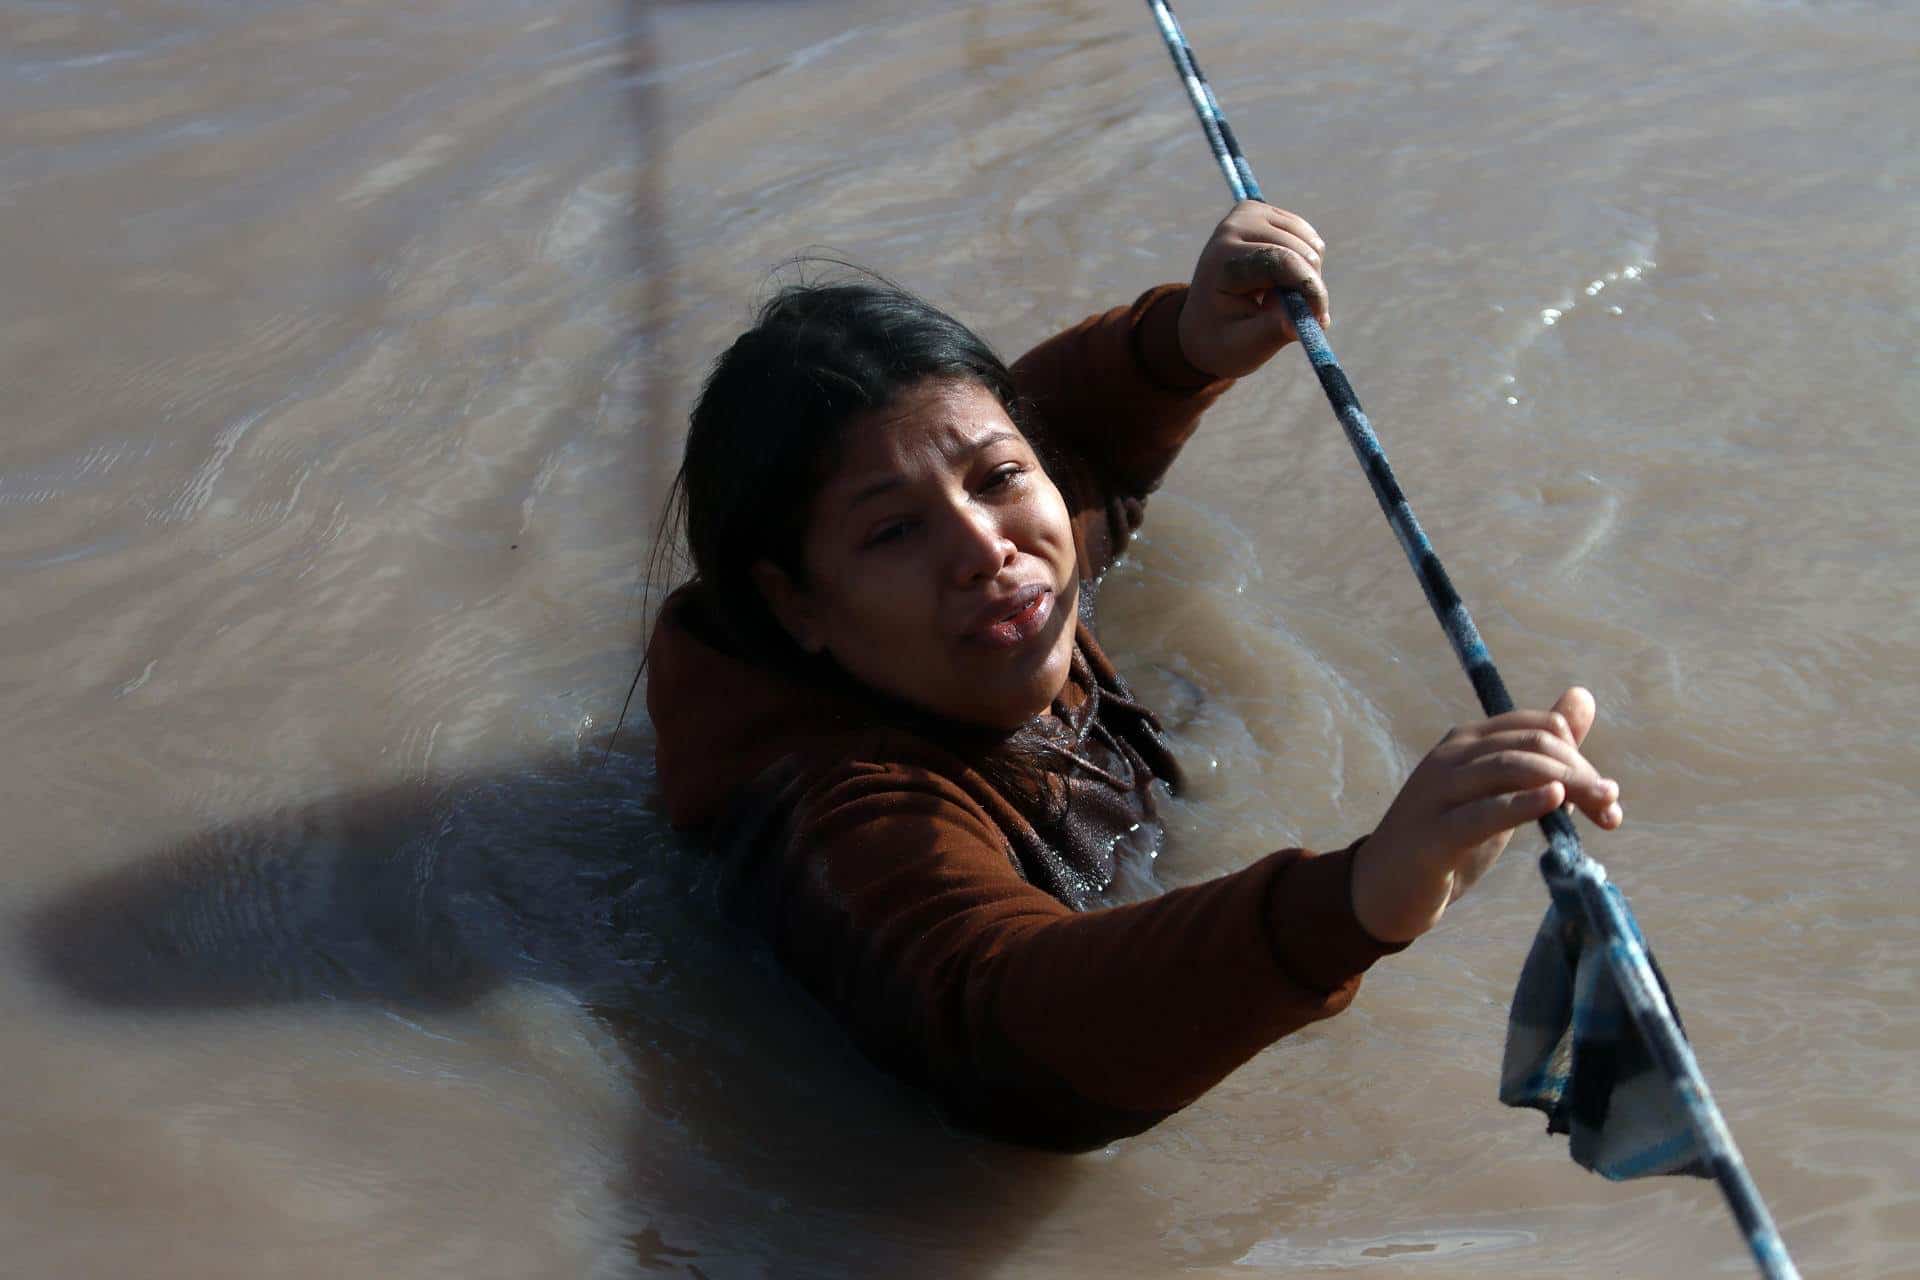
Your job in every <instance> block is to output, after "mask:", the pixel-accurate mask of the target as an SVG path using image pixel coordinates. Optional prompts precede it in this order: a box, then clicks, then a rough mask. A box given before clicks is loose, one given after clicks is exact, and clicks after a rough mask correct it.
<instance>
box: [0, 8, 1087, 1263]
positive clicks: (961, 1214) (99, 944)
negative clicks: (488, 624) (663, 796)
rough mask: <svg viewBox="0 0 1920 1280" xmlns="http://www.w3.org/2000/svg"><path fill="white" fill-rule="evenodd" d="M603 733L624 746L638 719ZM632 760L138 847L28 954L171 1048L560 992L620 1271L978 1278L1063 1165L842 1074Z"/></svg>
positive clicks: (636, 286)
mask: <svg viewBox="0 0 1920 1280" xmlns="http://www.w3.org/2000/svg"><path fill="white" fill-rule="evenodd" d="M652 10H653V6H652V5H651V4H649V3H647V2H646V0H629V4H628V8H627V31H626V34H625V37H624V38H625V39H626V41H627V53H628V56H627V57H626V58H625V59H624V60H623V63H624V65H623V71H624V83H623V85H622V89H621V91H622V92H624V93H625V95H626V97H627V101H628V104H629V106H630V108H631V112H632V119H631V121H630V122H629V125H630V128H631V129H632V131H633V132H632V134H631V142H632V145H633V146H634V147H635V148H636V150H637V152H638V154H637V157H636V162H637V163H636V168H635V185H634V188H633V191H632V216H631V219H630V220H629V222H628V235H627V237H626V239H627V245H626V251H627V252H629V253H630V254H631V262H632V268H633V269H632V273H631V276H630V277H629V280H628V281H627V282H626V283H627V284H628V285H630V286H631V291H630V292H629V294H628V296H629V297H630V298H631V300H632V305H633V308H634V314H633V316H632V324H633V326H634V328H633V331H632V334H631V341H630V342H628V343H627V344H626V345H625V346H624V348H623V356H622V357H621V358H619V359H618V360H617V362H618V363H623V364H624V367H625V368H626V370H628V371H630V372H631V373H632V374H633V375H634V376H633V378H632V379H631V380H629V381H627V382H625V383H624V384H623V385H624V388H625V392H626V393H633V394H631V399H630V401H629V404H628V409H629V411H630V412H632V414H633V415H634V418H635V419H636V428H635V432H634V440H633V456H634V461H635V464H636V465H635V471H636V472H637V475H636V476H635V485H634V493H633V497H634V498H635V499H637V500H636V501H634V502H633V503H632V507H631V510H632V511H633V514H634V517H635V520H636V523H638V524H640V525H642V526H643V527H650V526H651V524H652V519H651V518H649V517H648V515H647V511H648V508H649V507H653V508H656V509H657V507H658V506H659V501H660V498H661V497H662V494H663V491H664V488H665V485H664V480H665V478H666V477H667V476H669V475H670V474H671V470H672V463H673V461H674V459H673V457H672V455H673V454H674V453H676V452H677V449H675V448H674V443H675V442H677V440H678V439H679V431H678V430H677V429H676V424H675V423H674V419H675V418H676V417H678V416H679V415H680V413H681V410H680V407H679V406H681V404H682V403H683V401H684V399H685V392H686V389H687V388H686V387H685V386H684V382H685V379H686V376H687V375H686V374H685V373H684V372H676V370H681V369H682V368H683V364H684V362H682V361H679V360H676V359H675V358H674V357H675V355H676V353H675V352H673V351H672V350H670V347H671V346H672V339H673V331H674V328H675V326H674V317H675V309H676V305H677V299H676V285H675V280H674V277H675V264H674V260H673V254H672V251H671V246H672V237H671V234H670V232H671V227H670V225H669V224H670V220H671V218H670V215H671V213H672V205H673V200H672V195H671V191H670V188H669V186H668V184H667V177H666V173H667V163H668V160H669V159H670V153H671V151H672V145H673V142H672V128H671V125H672V122H671V120H670V119H669V113H668V111H667V104H666V102H665V100H664V99H665V94H664V91H663V83H664V77H666V76H668V75H669V74H670V70H669V69H668V68H667V67H666V64H665V62H664V61H663V60H662V59H661V58H660V56H659V50H658V49H657V47H656V44H655V39H656V37H655V32H654V25H653V23H652V21H651V13H652ZM586 381H588V382H591V381H592V380H591V379H588V380H586ZM615 381H616V382H617V381H618V380H617V379H616V380H615ZM595 394H597V390H596V391H595ZM620 532H621V531H618V530H615V531H610V534H609V536H618V535H619V533H620ZM631 533H632V531H628V534H629V536H631ZM615 696H617V694H616V695H615ZM623 740H624V741H625V742H627V743H629V744H634V743H638V744H645V743H646V740H647V734H646V730H645V726H644V724H642V725H635V724H634V723H633V721H632V720H631V719H629V721H628V727H627V732H626V734H624V735H623ZM633 749H634V750H635V751H636V754H635V755H614V756H613V757H612V758H611V760H610V761H609V762H608V763H607V764H606V765H604V766H603V765H602V763H601V753H600V751H599V749H597V748H596V749H593V750H592V751H590V752H588V753H586V756H585V762H582V761H578V760H574V759H571V758H559V757H556V758H553V759H548V760H532V761H528V762H525V763H524V764H523V765H521V766H518V767H515V768H513V769H509V770H505V771H502V772H499V773H497V774H492V775H476V776H468V777H465V778H461V779H458V780H456V781H453V782H451V783H447V784H441V785H427V784H423V783H421V784H416V783H403V784H395V785H392V786H388V787H383V788H374V789H368V790H364V791H357V792H352V793H348V794H343V795H338V796H334V797H331V798H327V799H323V800H319V801H316V802H312V803H307V804H304V805H300V806H296V807H290V808H284V809H278V810H274V811H271V812H265V813H260V814H256V815H253V816H251V817H246V818H243V819H240V820H237V821H234V822H232V823H229V824H225V825H222V826H219V827H216V828H213V829H210V830H208V831H205V832H203V833H201V834H199V835H198V836H196V837H194V838H192V839H189V840H187V841H185V842H182V843H179V844H177V845H173V846H169V847H163V848H155V849H147V850H142V851H138V852H137V853H136V855H135V856H134V857H133V858H132V859H131V860H129V861H128V862H126V863H125V864H124V865H122V866H121V867H120V868H119V869H117V870H115V871H113V872H111V873H110V874H107V875H104V876H101V877H99V878H96V879H94V880H92V881H90V882H87V883H84V884H82V885H80V886H79V887H77V888H75V889H73V890H71V891H69V892H67V893H65V894H63V895H61V896H60V897H59V898H57V899H56V900H54V901H53V902H51V903H50V904H49V905H47V906H45V907H44V908H42V909H41V910H40V911H38V912H37V913H36V915H35V916H34V917H33V918H32V920H31V921H30V922H29V926H28V931H27V936H26V940H27V944H28V947H29V949H30V952H31V956H32V959H33V961H34V962H35V963H36V965H37V967H38V969H39V971H40V973H41V974H42V975H43V976H44V977H45V978H46V979H47V980H49V981H50V982H52V983H53V984H54V985H55V986H56V987H57V988H58V989H60V990H62V991H64V992H65V993H67V994H68V995H69V996H70V997H71V998H73V999H75V1000H76V1001H79V1002H82V1003H84V1004H86V1005H89V1006H92V1007H94V1008H97V1009H115V1010H128V1011H137V1012H138V1013H139V1014H141V1015H142V1016H143V1017H148V1018H165V1019H168V1020H170V1023H171V1024H172V1025H176V1026H179V1027H180V1028H181V1034H183V1035H189V1036H190V1035H192V1034H193V1031H192V1028H193V1025H194V1020H195V1019H196V1018H204V1017H205V1016H206V1015H207V1013H208V1011H212V1010H244V1009H247V1008H258V1007H265V1006H270V1005H271V1006H287V1005H294V1004H301V1003H312V1004H314V1005H316V1006H317V1005H320V1004H325V1003H331V1002H339V1001H358V1002H364V1003H368V1004H371V1005H374V1006H377V1007H385V1008H391V1009H396V1010H404V1011H407V1012H409V1013H410V1014H412V1015H414V1016H420V1017H426V1018H433V1017H435V1016H447V1017H457V1016H458V1015H459V1013H460V1011H461V1010H463V1009H465V1008H467V1007H468V1006H470V1005H472V1004H473V1003H474V1002H475V1001H476V1000H478V999H480V998H481V997H483V996H485V995H487V994H488V993H490V992H493V991H495V990H497V989H499V988H500V987H502V986H503V985H506V984H517V983H534V984H541V985H543V986H546V987H550V988H560V989H563V990H565V991H567V992H569V993H571V994H572V995H573V996H574V997H575V998H577V999H578V1000H579V1001H581V1002H582V1003H583V1004H584V1005H585V1006H586V1007H588V1008H589V1009H591V1010H592V1011H593V1013H594V1014H595V1016H596V1017H598V1018H599V1019H600V1020H601V1022H602V1023H603V1024H604V1025H605V1026H606V1027H607V1028H608V1029H609V1031H610V1032H611V1033H612V1034H613V1036H614V1038H615V1039H617V1041H618V1042H619V1043H620V1044H621V1045H622V1046H623V1047H624V1048H625V1050H626V1052H627V1054H628V1057H629V1062H630V1070H629V1071H628V1073H627V1074H628V1077H629V1078H630V1080H631V1082H632V1087H633V1089H634V1090H635V1093H636V1095H637V1102H638V1105H637V1106H636V1107H635V1113H636V1114H637V1115H638V1116H639V1117H640V1120H639V1122H638V1124H637V1126H636V1131H635V1132H634V1133H633V1134H632V1135H630V1142H629V1145H628V1147H627V1149H626V1150H627V1159H626V1162H625V1163H626V1168H627V1181H626V1183H625V1186H624V1187H623V1188H622V1190H623V1191H624V1192H625V1194H626V1196H627V1197H628V1198H629V1200H630V1202H631V1204H632V1205H633V1207H634V1212H633V1214H632V1215H631V1220H632V1222H633V1223H635V1224H642V1223H644V1224H645V1225H644V1227H642V1228H641V1229H639V1230H637V1231H636V1232H635V1234H633V1235H632V1236H631V1239H630V1245H631V1255H632V1259H633V1262H634V1264H635V1267H636V1269H637V1270H638V1271H641V1272H644V1273H649V1274H652V1273H678V1274H691V1275H702V1276H712V1277H718V1276H721V1275H739V1274H750V1275H765V1274H774V1275H781V1276H807V1275H822V1276H829V1275H846V1274H902V1273H907V1272H909V1271H911V1272H912V1273H915V1274H940V1275H965V1274H970V1273H973V1272H976V1271H990V1270H994V1269H996V1268H997V1267H998V1266H999V1265H1000V1264H1001V1263H1002V1262H1003V1261H1004V1259H1005V1257H1006V1256H1007V1255H1008V1254H1009V1253H1010V1252H1011V1251H1013V1250H1016V1249H1018V1248H1019V1247H1020V1245H1021V1243H1022V1241H1023V1240H1024V1239H1025V1237H1026V1236H1027V1235H1028V1233H1029V1232H1030V1230H1031V1229H1032V1227H1033V1226H1034V1225H1035V1224H1036V1223H1038V1222H1039V1221H1040V1220H1041V1219H1042V1218H1043V1217H1044V1216H1045V1215H1046V1214H1047V1213H1048V1212H1049V1211H1050V1210H1051V1209H1052V1208H1053V1207H1054V1206H1055V1205H1057V1204H1058V1203H1059V1202H1060V1201H1061V1199H1062V1198H1063V1197H1064V1196H1065V1195H1066V1193H1067V1192H1068V1191H1069V1190H1070V1189H1071V1188H1072V1186H1073V1185H1074V1183H1075V1182H1076V1181H1077V1180H1078V1179H1079V1178H1080V1177H1081V1176H1082V1172H1083V1170H1082V1168H1081V1167H1080V1166H1077V1165H1076V1164H1075V1162H1074V1161H1073V1159H1072V1158H1071V1157H1066V1156H1060V1155H1054V1154H1050V1153H1041V1152H1032V1151H1025V1150H1021V1149H1018V1148H1013V1147H1008V1146H1004V1145H1001V1144H998V1143H994V1142H991V1141H988V1140H985V1139H981V1138H976V1137H973V1136H971V1135H967V1134H964V1133H959V1132H956V1131H954V1130H952V1129H951V1128H949V1127H948V1126H946V1125H945V1124H944V1123H943V1122H942V1121H941V1119H940V1118H939V1117H938V1115H937V1114H936V1113H935V1111H934V1109H933V1107H932V1105H931V1103H930V1102H929V1101H928V1100H927V1098H926V1097H925V1096H924V1095H922V1094H920V1093H918V1092H917V1091H915V1090H913V1089H911V1088H908V1087H907V1086H904V1085H902V1084H900V1083H899V1082H897V1081H895V1080H893V1079H892V1078H890V1077H888V1076H886V1075H884V1074H883V1073H881V1072H879V1071H878V1070H877V1069H875V1068H874V1067H872V1066H871V1065H870V1064H869V1063H867V1062H866V1060H865V1059H864V1058H862V1057H861V1056H860V1055H859V1053H858V1052H857V1050H855V1049H854V1047H853V1046H852V1044H851V1042H850V1041H849V1040H848V1038H847V1037H846V1036H845V1035H844V1034H843V1033H842V1032H841V1031H840V1029H839V1028H838V1027H837V1026H835V1025H833V1023H832V1022H831V1020H830V1019H829V1018H828V1017H827V1016H826V1015H825V1014H824V1013H823V1012H822V1011H821V1010H820V1009H819V1008H818V1007H817V1006H815V1005H814V1004H813V1003H812V1002H811V1001H810V1000H808V999H807V998H806V997H805V996H804V995H803V994H802V993H801V992H800V991H799V989H798V988H797V987H796V986H795V985H794V984H793V983H792V982H791V981H790V980H788V979H787V978H785V977H784V976H783V975H782V974H781V973H780V972H779V971H778V969H777V966H776V965H775V964H774V963H773V961H772V959H771V957H770V956H769V955H767V954H766V951H765V948H764V946H762V945H760V944H758V943H757V942H756V941H755V940H753V939H751V938H749V937H747V936H745V935H743V934H742V933H740V932H738V931H737V930H735V929H734V928H733V927H732V926H730V925H729V924H727V923H726V922H725V920H724V919H723V918H722V916H721V913H720V911H719V909H718V907H717V898H718V886H717V884H716V877H715V876H714V875H713V874H712V870H711V868H709V867H708V866H707V865H705V862H704V860H703V858H702V855H701V854H700V853H699V852H698V851H697V850H695V849H694V848H692V847H691V845H690V844H689V843H688V842H687V841H686V840H685V839H683V838H681V837H677V836H675V835H674V834H673V833H672V832H670V831H669V830H668V828H667V827H666V824H665V822H664V821H663V820H662V819H661V818H660V817H659V816H658V814H657V811H656V808H655V805H654V803H653V799H652V795H651V769H650V765H649V763H648V761H647V759H646V757H647V756H649V755H650V747H647V746H645V745H639V746H635V747H634V748H633Z"/></svg>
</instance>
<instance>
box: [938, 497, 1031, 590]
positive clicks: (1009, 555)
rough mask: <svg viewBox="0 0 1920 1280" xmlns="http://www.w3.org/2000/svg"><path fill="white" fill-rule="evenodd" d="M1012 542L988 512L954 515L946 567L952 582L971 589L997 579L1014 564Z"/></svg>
mask: <svg viewBox="0 0 1920 1280" xmlns="http://www.w3.org/2000/svg"><path fill="white" fill-rule="evenodd" d="M1014 554H1015V553H1014V546H1013V540H1012V539H1010V538H1008V537H1007V536H1006V533H1005V531H1004V530H1002V529H1001V528H1000V522H999V521H998V520H996V519H995V518H994V516H993V514H992V513H991V512H987V511H981V510H979V509H977V508H975V509H965V508H963V509H961V510H958V511H955V512H954V513H953V521H952V532H951V533H950V534H949V551H948V557H949V561H948V563H949V565H950V567H951V569H952V572H953V577H954V580H955V582H956V583H957V584H958V585H960V586H963V587H964V586H971V585H972V584H973V583H976V582H979V581H981V580H983V579H988V578H993V577H996V576H998V575H999V573H1000V570H1002V569H1004V568H1005V567H1006V566H1007V565H1009V564H1011V563H1012V562H1013V557H1014Z"/></svg>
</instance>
